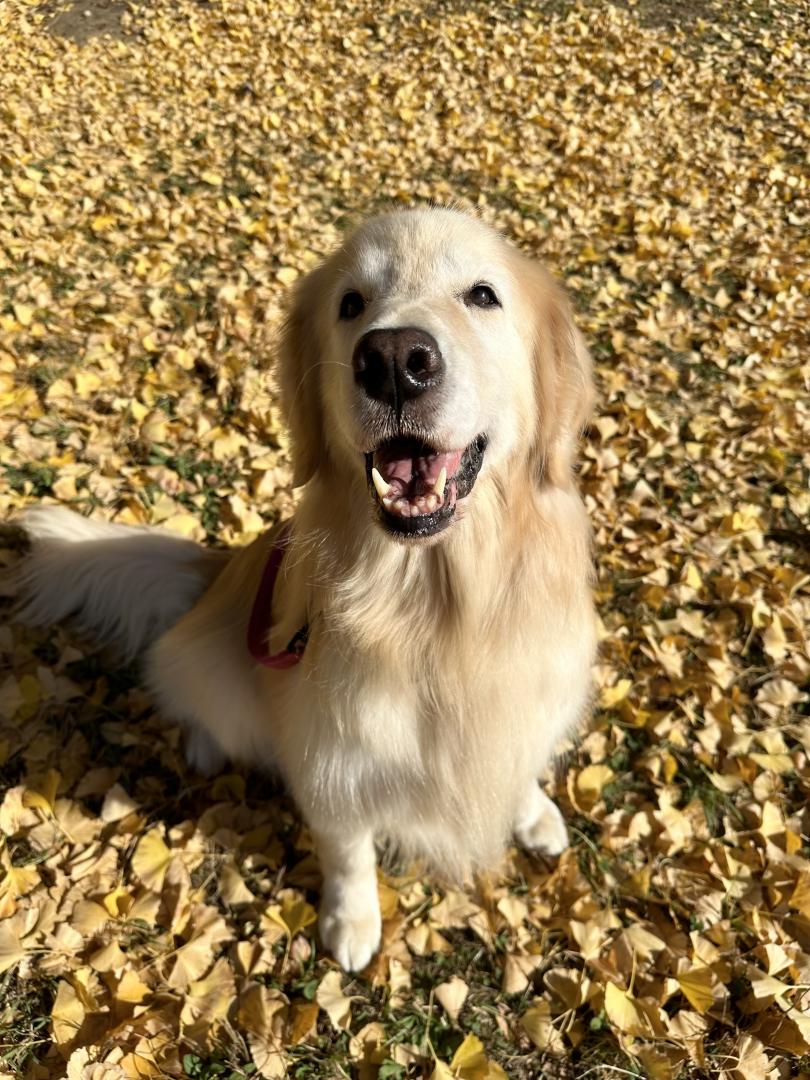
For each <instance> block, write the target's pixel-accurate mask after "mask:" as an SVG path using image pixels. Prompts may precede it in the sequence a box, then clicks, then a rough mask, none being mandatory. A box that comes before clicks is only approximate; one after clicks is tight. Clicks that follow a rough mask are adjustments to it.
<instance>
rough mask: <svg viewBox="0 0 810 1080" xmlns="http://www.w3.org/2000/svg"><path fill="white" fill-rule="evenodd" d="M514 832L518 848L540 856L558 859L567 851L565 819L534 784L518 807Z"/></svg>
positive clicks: (538, 786)
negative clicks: (553, 856) (558, 856)
mask: <svg viewBox="0 0 810 1080" xmlns="http://www.w3.org/2000/svg"><path fill="white" fill-rule="evenodd" d="M514 832H515V839H516V840H517V842H518V843H519V844H520V846H521V847H523V848H527V849H528V850H529V851H540V852H542V854H543V855H559V854H560V852H562V851H565V849H566V848H567V847H568V829H567V828H566V826H565V818H564V817H563V816H562V814H561V813H560V811H559V810H558V809H557V806H556V805H555V803H554V802H553V801H552V800H551V799H550V798H549V797H548V795H546V793H545V792H544V791H543V789H542V788H541V787H540V785H539V784H538V783H537V781H534V780H533V781H532V785H531V787H530V788H529V790H528V791H527V792H526V795H525V797H524V799H523V803H522V804H521V807H520V810H519V812H518V816H517V821H516V822H515V828H514Z"/></svg>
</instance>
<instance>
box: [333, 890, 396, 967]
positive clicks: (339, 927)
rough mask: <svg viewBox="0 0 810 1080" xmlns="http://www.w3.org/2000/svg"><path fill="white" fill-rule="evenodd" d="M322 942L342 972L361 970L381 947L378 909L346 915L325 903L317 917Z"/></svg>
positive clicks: (342, 909)
mask: <svg viewBox="0 0 810 1080" xmlns="http://www.w3.org/2000/svg"><path fill="white" fill-rule="evenodd" d="M318 925H319V927H320V934H321V941H322V942H323V944H324V945H325V946H326V948H327V949H328V950H329V952H330V953H331V954H332V956H334V958H335V960H337V962H338V963H339V964H340V966H341V967H342V968H343V969H344V971H362V969H363V968H364V967H365V966H366V964H367V963H368V962H369V960H370V959H371V958H372V956H373V955H374V953H375V952H376V951H377V949H379V947H380V934H381V931H382V924H381V919H380V909H379V907H378V906H376V905H375V906H374V907H373V908H371V909H365V910H357V911H351V912H347V911H346V910H345V908H341V907H336V908H333V907H331V905H330V904H329V903H328V902H327V901H324V902H323V904H321V910H320V914H319V916H318Z"/></svg>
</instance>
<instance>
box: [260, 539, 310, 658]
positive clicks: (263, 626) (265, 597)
mask: <svg viewBox="0 0 810 1080" xmlns="http://www.w3.org/2000/svg"><path fill="white" fill-rule="evenodd" d="M291 532H292V529H291V528H290V524H289V522H288V523H287V524H285V525H284V526H282V528H281V530H280V531H279V534H278V536H277V537H276V539H275V541H274V542H273V545H272V547H271V548H270V554H269V555H268V556H267V563H266V564H265V567H264V573H263V574H262V580H261V581H260V582H259V588H258V591H257V593H256V599H255V600H254V601H253V609H252V610H251V612H250V622H249V623H248V632H247V646H248V650H249V651H250V655H251V656H252V657H253V659H254V660H255V661H256V663H257V664H261V665H262V666H263V667H268V668H275V669H276V670H283V669H284V668H290V667H293V666H294V665H295V664H297V663H298V662H299V661H300V660H301V658H302V657H303V655H304V649H305V648H306V646H307V635H308V633H309V627H308V626H302V627H301V629H300V630H298V631H297V632H296V633H295V635H294V636H293V638H292V640H291V641H290V642H288V644H287V648H286V649H282V651H281V652H277V653H272V654H271V653H269V652H268V651H267V634H268V632H269V630H270V619H271V617H272V613H273V590H274V589H275V586H276V578H277V577H278V572H279V570H280V569H281V563H282V561H283V559H284V553H285V552H286V550H287V544H288V542H289V539H290V533H291Z"/></svg>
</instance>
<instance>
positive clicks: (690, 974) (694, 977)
mask: <svg viewBox="0 0 810 1080" xmlns="http://www.w3.org/2000/svg"><path fill="white" fill-rule="evenodd" d="M677 979H678V986H680V988H681V990H682V992H683V995H684V997H685V998H686V1000H687V1001H688V1002H689V1004H690V1005H691V1006H692V1008H694V1009H697V1011H698V1012H699V1013H705V1012H706V1011H707V1009H710V1008H711V1007H712V1005H713V1004H714V995H713V994H712V987H713V986H714V985H715V984H716V983H717V978H716V976H715V975H714V973H713V972H712V970H711V968H707V967H703V968H693V969H692V970H691V971H685V972H684V973H683V974H682V975H678V976H677Z"/></svg>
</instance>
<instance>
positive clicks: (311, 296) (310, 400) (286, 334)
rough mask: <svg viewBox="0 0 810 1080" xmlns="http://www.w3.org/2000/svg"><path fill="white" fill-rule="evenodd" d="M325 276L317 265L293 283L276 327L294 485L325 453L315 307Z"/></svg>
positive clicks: (312, 470)
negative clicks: (290, 295) (279, 332)
mask: <svg viewBox="0 0 810 1080" xmlns="http://www.w3.org/2000/svg"><path fill="white" fill-rule="evenodd" d="M325 276H326V272H325V267H323V266H319V267H318V268H317V269H315V270H312V271H311V272H310V273H309V274H307V275H306V277H303V278H301V279H300V281H298V282H297V283H296V285H295V286H294V287H293V289H292V297H291V300H290V306H289V309H288V313H287V317H286V319H285V320H284V323H283V324H282V327H281V338H280V342H279V352H278V373H277V374H278V383H279V388H280V390H281V406H282V409H283V411H284V415H285V417H286V420H287V424H288V426H289V429H290V436H291V448H292V463H293V487H300V486H301V485H302V484H305V483H306V482H307V481H308V480H310V479H311V478H312V476H313V475H314V473H315V472H316V470H317V468H318V465H319V464H320V462H322V461H323V458H324V434H323V405H322V403H321V385H320V364H321V358H320V347H321V346H320V342H319V340H318V320H317V312H318V310H319V307H320V306H321V304H322V303H323V290H324V287H325V280H324V279H325Z"/></svg>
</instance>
